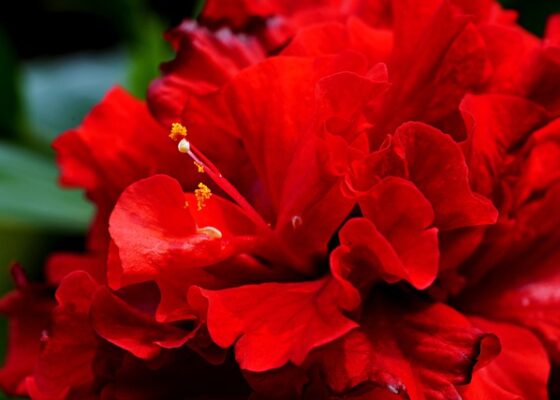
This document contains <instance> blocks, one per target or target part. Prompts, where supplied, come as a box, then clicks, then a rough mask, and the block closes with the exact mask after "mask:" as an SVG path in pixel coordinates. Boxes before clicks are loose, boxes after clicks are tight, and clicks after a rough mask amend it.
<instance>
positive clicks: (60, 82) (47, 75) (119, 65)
mask: <svg viewBox="0 0 560 400" xmlns="http://www.w3.org/2000/svg"><path fill="white" fill-rule="evenodd" d="M127 63H128V61H127V54H126V51H124V50H114V51H111V52H104V53H85V54H77V55H72V56H66V57H62V58H57V59H56V60H52V61H48V60H45V61H33V62H29V63H27V64H25V65H24V66H23V90H24V104H25V108H26V111H27V119H28V120H29V121H28V134H29V135H31V136H32V139H33V140H34V141H38V142H39V143H40V144H42V145H43V146H45V147H46V146H50V143H51V142H52V141H53V139H54V138H55V137H56V136H57V135H58V134H60V133H61V132H63V131H65V130H67V129H70V128H73V127H75V126H77V125H79V124H80V123H81V121H82V119H83V117H84V116H85V115H86V114H87V112H88V111H89V110H90V109H91V107H92V106H93V105H94V104H96V103H97V102H98V101H99V100H100V99H101V98H102V97H103V95H104V94H105V93H106V92H107V90H108V89H109V88H110V87H112V86H113V85H115V84H117V83H122V82H124V81H125V79H126V70H127Z"/></svg>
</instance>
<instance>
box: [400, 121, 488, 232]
mask: <svg viewBox="0 0 560 400" xmlns="http://www.w3.org/2000/svg"><path fill="white" fill-rule="evenodd" d="M395 148H396V151H397V153H399V152H402V153H403V154H404V159H405V160H406V163H407V166H408V172H409V174H410V180H411V181H412V182H414V184H415V185H416V186H417V187H418V188H419V189H420V191H421V192H422V193H423V194H424V196H426V198H427V199H428V200H429V201H430V203H431V204H432V207H433V208H434V211H435V217H436V218H435V226H437V227H438V228H440V229H441V230H449V229H456V228H461V227H465V226H477V225H488V224H493V223H494V222H496V218H497V212H496V209H495V208H494V207H493V205H492V203H491V202H490V201H489V200H487V199H486V198H483V197H481V196H479V195H477V194H475V193H473V192H472V191H471V189H470V186H469V180H468V168H467V165H466V164H465V160H464V158H463V155H462V153H461V150H460V149H459V146H458V145H457V144H456V143H455V142H454V141H453V140H452V139H451V137H449V136H447V135H445V134H444V133H442V132H440V131H438V130H437V129H434V128H431V127H429V126H428V125H424V124H420V123H407V124H404V125H403V126H401V127H400V128H399V129H398V131H397V132H396V134H395Z"/></svg>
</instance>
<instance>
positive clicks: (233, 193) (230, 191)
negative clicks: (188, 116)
mask: <svg viewBox="0 0 560 400" xmlns="http://www.w3.org/2000/svg"><path fill="white" fill-rule="evenodd" d="M182 140H184V141H186V139H182ZM186 147H187V146H185V148H186ZM185 154H187V155H188V156H189V157H190V158H192V160H193V161H194V162H195V163H197V164H198V165H200V166H201V167H202V168H204V172H206V174H207V175H208V176H209V177H210V179H212V181H214V183H215V184H216V185H218V186H219V187H220V188H221V189H222V190H223V191H224V192H226V193H227V195H228V196H230V197H231V198H232V199H233V200H234V201H235V202H236V203H237V204H238V205H239V206H240V207H241V208H242V209H243V210H245V212H246V213H247V216H248V217H249V218H251V220H252V221H253V222H255V223H256V224H257V226H260V227H261V228H264V229H266V230H267V231H270V230H271V228H270V226H269V225H268V224H267V223H266V222H265V221H264V220H263V219H262V217H261V216H260V214H259V213H258V212H257V211H256V210H255V209H254V208H253V206H251V204H249V202H248V201H247V200H245V197H243V196H242V195H241V193H239V192H238V191H237V189H235V187H234V186H233V185H232V184H231V183H229V181H228V180H227V179H226V178H224V176H223V175H222V173H221V172H220V171H219V170H218V168H217V167H216V166H215V165H214V164H212V162H211V161H210V160H208V159H207V158H206V157H205V156H204V155H203V154H202V153H201V152H200V151H199V150H197V148H196V147H195V146H194V145H193V144H192V143H190V142H189V145H188V150H186V151H185Z"/></svg>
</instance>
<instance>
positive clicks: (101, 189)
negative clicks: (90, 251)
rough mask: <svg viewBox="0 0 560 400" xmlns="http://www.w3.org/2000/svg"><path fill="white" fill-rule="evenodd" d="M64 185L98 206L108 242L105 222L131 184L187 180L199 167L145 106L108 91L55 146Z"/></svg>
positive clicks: (100, 229) (104, 242) (100, 230)
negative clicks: (188, 162)
mask: <svg viewBox="0 0 560 400" xmlns="http://www.w3.org/2000/svg"><path fill="white" fill-rule="evenodd" d="M53 147H54V149H55V150H56V152H57V162H58V164H59V166H60V168H61V178H60V180H61V182H62V184H64V185H68V186H73V187H81V188H83V189H85V190H86V193H87V196H88V197H89V198H90V199H91V200H93V201H94V202H95V203H96V205H97V207H98V214H97V216H96V222H95V225H96V228H97V229H96V231H95V232H96V233H97V234H98V235H99V236H100V238H95V239H96V240H98V243H97V244H98V245H99V246H103V247H102V248H105V247H106V246H107V243H108V238H107V237H106V236H107V221H108V218H109V214H110V212H111V209H112V207H113V206H114V204H115V202H116V201H117V198H118V196H119V195H120V193H121V192H122V191H123V190H124V189H125V188H126V187H127V186H128V185H129V184H131V183H132V182H134V181H136V180H138V179H141V178H144V177H147V176H150V175H153V174H154V173H156V172H157V171H167V172H169V173H171V174H173V175H174V176H177V177H180V178H182V179H185V177H186V176H189V175H192V176H194V175H195V174H196V169H194V168H193V169H192V170H191V169H188V168H184V165H185V159H184V157H181V156H182V155H181V154H180V153H179V152H178V151H177V148H176V146H175V145H174V144H173V143H172V142H171V141H170V140H169V138H168V132H167V131H166V130H165V129H163V128H162V127H161V126H160V125H159V124H158V123H157V122H156V121H155V120H154V119H153V118H152V117H151V115H150V114H149V112H148V109H147V107H146V105H145V104H144V103H142V102H141V101H139V100H136V99H134V98H133V97H132V96H131V95H129V94H128V93H126V92H125V91H124V90H123V89H120V88H115V89H113V90H112V91H110V92H109V93H108V94H107V95H106V97H105V98H104V99H103V101H102V102H101V103H100V104H99V105H97V106H96V107H94V108H93V110H92V111H91V112H90V114H89V115H88V116H87V117H86V118H85V120H84V122H83V123H82V125H81V126H80V127H79V128H77V129H75V130H71V131H68V132H66V133H64V134H63V135H62V136H60V137H59V138H58V139H57V140H56V141H55V142H54V144H53Z"/></svg>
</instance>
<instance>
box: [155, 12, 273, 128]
mask: <svg viewBox="0 0 560 400" xmlns="http://www.w3.org/2000/svg"><path fill="white" fill-rule="evenodd" d="M166 38H167V40H169V41H170V42H171V43H172V44H173V45H174V47H175V48H176V49H177V56H176V58H175V60H173V61H171V62H168V63H165V64H163V65H162V67H161V69H162V72H163V77H161V78H159V79H156V80H155V81H153V82H152V84H151V85H150V88H149V91H148V105H149V106H150V109H151V110H152V111H153V112H154V114H155V115H156V117H157V118H158V120H159V121H160V122H162V123H164V124H165V125H171V123H172V122H175V121H176V120H177V118H178V117H179V116H180V115H181V112H182V111H183V108H184V107H185V105H186V103H187V99H188V98H189V96H191V95H195V96H201V95H205V94H209V93H212V92H215V91H218V90H219V89H220V88H221V87H222V86H223V85H224V84H225V83H226V82H228V81H229V80H230V79H231V78H232V77H233V76H235V75H236V74H237V73H238V72H239V71H240V70H242V69H243V68H245V67H247V66H249V65H252V64H255V63H257V62H258V61H260V60H261V59H262V58H264V53H263V49H262V48H261V46H260V45H259V44H258V42H257V41H256V40H255V39H253V38H251V37H249V36H244V35H236V34H233V33H232V32H230V31H229V30H227V29H222V30H220V31H219V32H217V33H213V32H210V31H209V30H208V29H206V28H203V27H199V26H198V25H197V24H196V23H195V22H192V21H187V22H184V23H183V24H181V25H180V26H179V27H177V28H175V29H173V30H171V31H170V32H168V33H167V34H166Z"/></svg>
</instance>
